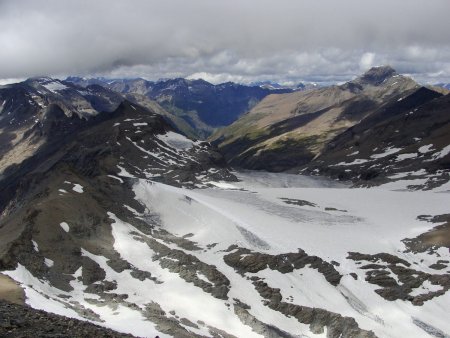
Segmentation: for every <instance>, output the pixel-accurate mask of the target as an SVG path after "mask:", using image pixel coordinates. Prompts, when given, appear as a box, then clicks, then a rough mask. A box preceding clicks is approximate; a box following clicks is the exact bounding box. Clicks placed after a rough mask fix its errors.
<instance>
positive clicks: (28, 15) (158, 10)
mask: <svg viewBox="0 0 450 338" xmlns="http://www.w3.org/2000/svg"><path fill="white" fill-rule="evenodd" d="M449 13H450V0H309V1H302V0H272V1H266V0H161V1H152V0H65V1H62V0H0V27H1V29H0V79H11V78H27V77H31V76H40V75H50V76H55V77H60V78H63V77H65V76H66V75H81V76H93V75H94V76H107V77H144V78H147V79H150V80H156V79H158V78H163V77H164V78H166V77H189V78H204V79H205V80H208V81H211V82H215V83H217V82H224V81H229V80H230V81H237V82H251V81H260V80H275V81H278V82H297V81H300V80H303V81H314V82H339V81H344V80H348V79H351V78H352V77H354V76H355V75H357V74H359V73H361V72H363V71H365V70H367V69H368V68H370V67H371V66H374V65H382V64H390V65H391V66H393V67H394V68H395V69H396V70H397V71H398V72H400V73H406V74H410V75H412V76H413V77H414V78H416V79H417V80H419V81H421V82H431V83H436V82H440V81H444V82H450V20H449Z"/></svg>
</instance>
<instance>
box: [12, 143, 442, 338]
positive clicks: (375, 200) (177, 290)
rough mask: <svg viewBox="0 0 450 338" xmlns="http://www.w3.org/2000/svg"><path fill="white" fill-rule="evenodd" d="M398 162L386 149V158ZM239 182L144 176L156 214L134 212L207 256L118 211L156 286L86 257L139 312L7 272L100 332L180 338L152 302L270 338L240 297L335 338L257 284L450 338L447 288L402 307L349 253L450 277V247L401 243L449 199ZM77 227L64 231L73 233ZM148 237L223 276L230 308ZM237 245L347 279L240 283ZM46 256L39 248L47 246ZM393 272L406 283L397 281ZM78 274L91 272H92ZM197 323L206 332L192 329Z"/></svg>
mask: <svg viewBox="0 0 450 338" xmlns="http://www.w3.org/2000/svg"><path fill="white" fill-rule="evenodd" d="M161 140H163V141H164V142H167V143H169V144H170V145H171V146H174V147H176V148H181V149H184V148H188V147H190V146H191V142H192V141H190V140H188V139H184V138H183V139H181V138H179V137H177V138H175V137H173V135H166V136H163V137H162V138H161ZM426 150H428V149H426ZM393 151H394V149H391V150H390V151H389V153H393ZM424 151H425V150H424ZM387 153H388V151H387V150H386V152H385V153H383V156H387ZM379 156H381V154H380V155H379ZM120 169H121V170H122V173H121V176H122V178H124V177H127V173H126V172H125V170H124V169H123V168H120ZM128 175H129V174H128ZM237 176H238V178H239V179H240V182H236V183H230V182H211V183H212V184H211V186H214V187H211V188H206V189H184V188H176V187H173V186H168V185H165V184H162V183H156V182H152V181H149V180H142V179H141V180H137V179H136V183H135V185H134V187H133V190H134V193H135V195H136V199H137V200H138V201H140V202H141V203H142V204H144V205H145V206H146V207H147V210H146V213H145V215H140V214H139V213H138V212H137V211H133V212H134V213H135V214H136V217H140V218H141V219H145V217H146V216H148V215H152V216H153V217H152V220H153V221H154V222H157V223H158V224H157V225H158V227H160V228H163V229H165V230H166V231H168V232H169V233H171V234H173V235H175V236H177V237H180V238H181V237H184V238H188V240H189V241H192V242H194V243H196V245H197V246H198V247H199V248H200V250H188V249H186V248H183V247H181V246H180V245H178V244H177V242H170V243H168V242H166V241H164V240H162V239H159V238H153V237H152V236H151V235H149V234H148V233H147V234H146V233H144V232H142V231H140V230H138V229H137V228H136V227H134V226H133V225H131V224H129V223H127V222H125V221H124V220H121V219H120V218H119V217H117V216H116V215H115V214H113V213H109V214H108V216H109V218H110V219H111V221H112V235H113V237H114V250H115V251H116V252H117V253H118V254H119V255H120V257H121V258H122V259H124V260H126V261H127V262H129V263H130V264H131V265H132V266H133V267H135V268H137V269H139V270H141V271H147V272H150V273H151V275H152V276H153V277H154V278H155V280H156V281H157V282H155V281H154V280H150V279H144V280H139V279H137V278H135V277H133V275H132V274H131V272H130V271H131V270H124V271H122V272H120V273H118V272H116V271H114V270H113V269H112V268H111V267H110V266H109V265H108V264H107V261H106V258H105V257H102V256H97V255H94V254H93V253H90V252H88V251H87V250H84V249H83V251H82V254H83V255H84V256H87V257H89V258H91V259H92V260H94V261H95V262H96V263H97V264H98V265H99V266H100V267H101V268H102V269H103V270H104V271H105V272H106V277H105V280H107V281H112V282H115V283H117V289H115V290H113V291H111V292H113V293H116V294H127V295H128V298H127V299H126V302H127V304H135V305H136V307H130V306H125V305H124V304H125V303H124V304H121V305H119V306H117V307H115V308H114V307H112V306H100V305H98V304H96V302H94V301H92V299H93V298H96V297H97V300H99V301H101V299H99V298H98V297H99V296H97V295H93V294H90V293H85V292H84V290H85V288H86V286H84V285H83V283H82V282H81V281H80V280H79V279H76V278H75V279H74V280H73V281H72V282H71V285H72V287H73V291H71V292H65V291H62V290H59V289H57V288H56V287H54V286H51V285H49V284H48V283H47V282H46V281H45V280H38V279H37V278H35V277H33V276H32V275H31V273H29V272H28V271H27V270H26V268H25V267H23V266H21V265H19V266H18V267H17V269H16V270H15V271H9V272H5V273H7V274H8V275H9V276H11V277H12V278H14V279H15V280H16V281H18V282H20V283H21V284H22V285H23V286H24V288H25V291H26V295H27V303H28V304H29V305H31V306H32V307H35V308H39V309H44V310H47V311H51V312H55V313H60V314H64V315H67V316H71V317H77V318H80V315H79V314H78V313H76V312H75V311H74V310H72V309H71V308H70V306H69V305H70V303H71V302H78V304H80V305H81V306H83V307H84V308H86V309H90V310H92V311H93V312H95V313H96V314H98V315H99V318H100V319H101V320H103V322H101V323H98V324H100V325H104V326H107V327H110V328H113V329H115V330H118V331H122V332H128V333H132V334H135V335H138V336H144V337H154V336H155V335H159V336H160V337H170V335H167V334H164V333H161V331H160V330H159V329H158V326H157V325H156V324H155V323H153V322H151V321H150V320H148V318H145V317H144V316H143V315H142V312H141V311H140V310H143V309H144V308H145V306H146V305H147V304H149V303H151V302H155V303H157V304H159V306H160V307H161V309H162V310H163V311H164V312H165V314H166V316H167V317H168V318H173V319H176V318H185V319H187V321H185V322H184V324H181V325H182V326H183V327H185V328H186V329H187V330H188V331H189V332H192V334H193V335H194V334H197V335H204V336H211V333H210V332H211V331H210V330H209V329H210V328H211V327H213V328H218V329H221V330H225V331H226V332H227V333H228V334H231V335H234V336H236V337H263V336H264V335H263V334H261V333H258V332H256V331H255V330H253V328H252V327H251V326H250V325H246V324H245V323H244V322H243V321H242V320H241V319H240V318H239V316H238V315H237V314H236V311H235V310H233V309H234V304H236V300H239V301H240V302H242V303H245V304H246V305H248V306H249V309H248V310H247V311H248V312H249V314H250V315H251V316H253V317H255V318H256V319H257V320H259V321H260V322H262V323H265V324H267V325H270V326H273V327H276V328H278V329H279V330H281V331H283V332H284V333H285V334H286V335H285V336H284V337H326V334H327V329H325V330H324V332H323V333H321V334H314V333H313V332H312V330H311V328H310V327H309V325H307V324H303V323H300V322H299V321H298V320H297V319H296V318H295V317H293V316H286V315H284V314H282V313H281V312H278V311H275V310H274V309H271V308H269V307H268V306H266V303H265V300H264V298H262V296H261V294H260V293H258V292H257V290H256V289H255V286H254V284H253V283H252V277H258V278H260V279H261V280H264V281H265V282H266V283H267V284H268V285H269V286H270V287H272V288H278V289H279V290H280V293H281V295H282V298H283V299H282V301H283V302H288V303H292V304H297V305H302V306H307V307H312V308H320V309H324V310H327V311H330V312H334V313H339V314H341V315H342V316H347V317H352V318H354V319H355V320H356V322H357V324H358V326H359V327H360V328H361V329H364V330H371V331H373V332H374V334H375V335H376V336H378V337H432V336H436V337H449V335H450V322H449V321H448V316H449V315H448V314H449V313H450V293H449V292H448V291H447V292H445V293H444V294H443V295H440V296H439V297H434V298H432V299H430V300H427V301H425V302H424V304H423V305H413V304H412V303H411V302H410V301H406V300H400V299H397V300H393V301H392V300H386V299H384V298H383V297H381V296H380V295H379V294H378V293H376V292H375V290H377V289H379V288H380V287H379V286H378V285H375V284H370V283H368V282H367V281H366V280H365V279H366V271H367V270H366V269H362V268H361V266H360V264H361V263H360V262H358V261H355V260H352V259H349V258H348V256H349V252H357V253H361V254H368V255H375V254H379V253H387V254H391V255H394V256H396V257H398V258H399V259H402V260H404V261H406V262H407V263H409V264H411V268H413V269H415V270H417V271H421V272H424V273H428V274H437V275H439V274H449V273H450V267H449V266H448V265H447V267H446V268H445V269H442V270H435V269H432V268H430V265H432V264H434V263H437V262H438V261H443V260H444V261H445V260H446V261H450V253H449V250H448V249H446V248H440V249H437V250H435V251H434V252H424V253H413V252H409V251H407V250H406V247H405V244H404V243H403V242H402V240H403V239H405V238H414V237H416V236H418V235H420V234H422V233H424V232H427V231H429V230H430V229H432V228H433V227H435V226H436V225H437V224H433V223H430V222H425V221H423V220H419V219H418V218H417V217H418V216H419V215H432V216H434V215H442V214H446V213H449V206H450V194H449V191H448V190H447V191H442V189H441V191H439V192H436V191H399V190H392V189H391V187H389V186H384V187H380V188H370V189H367V188H364V189H361V188H358V189H354V188H349V187H347V186H344V185H341V184H338V183H335V182H331V181H327V180H321V179H317V178H311V177H304V176H300V175H288V174H270V173H262V172H242V173H237ZM110 177H112V178H113V179H116V180H120V181H122V179H121V178H118V177H115V176H110ZM405 182H406V181H405ZM398 186H399V184H397V185H395V186H394V188H395V189H397V188H398ZM74 190H75V189H74ZM128 208H130V207H128ZM155 220H156V221H155ZM66 224H67V223H66ZM66 224H61V227H63V228H64V230H65V231H68V230H69V228H68V225H67V227H66ZM66 229H67V230H66ZM149 239H151V240H152V241H156V242H157V243H159V244H161V245H164V246H167V247H168V248H170V249H171V250H178V251H181V252H184V253H186V254H188V255H193V256H194V257H196V258H197V259H198V260H200V261H201V262H204V263H206V264H208V265H209V266H213V267H215V268H216V269H217V270H218V271H220V272H221V273H222V274H223V275H224V276H226V278H227V279H228V280H229V292H228V299H227V300H224V299H219V298H217V297H214V296H213V295H212V294H211V293H208V292H206V291H205V290H204V289H202V288H200V287H198V286H196V285H194V284H193V283H191V282H188V281H187V280H186V279H183V278H182V277H181V275H180V274H179V273H176V272H172V271H169V269H167V268H165V267H163V266H162V263H161V262H162V261H163V259H162V258H161V257H160V256H161V255H160V254H158V252H156V251H155V250H154V249H152V247H150V246H149V245H147V244H146V243H147V240H149ZM232 245H235V246H237V247H239V248H247V249H250V250H251V251H252V252H259V253H263V254H268V255H279V254H286V253H296V252H298V250H299V249H301V250H304V251H305V252H306V254H307V255H309V256H312V255H314V256H317V257H319V258H320V259H322V260H323V261H326V262H328V263H330V262H334V263H333V265H334V268H335V269H336V270H337V271H338V272H339V274H341V275H342V278H341V280H340V282H339V284H338V285H337V286H334V285H332V284H330V283H329V282H328V281H327V280H326V279H325V278H324V275H323V274H322V273H320V272H319V271H318V270H317V269H314V268H312V267H310V266H306V267H304V268H301V269H294V270H293V271H292V272H287V273H282V272H280V271H277V270H272V269H270V268H268V267H267V268H265V269H263V270H260V271H258V272H255V273H253V272H246V273H243V274H240V273H238V272H237V271H236V270H235V269H234V268H233V267H232V266H230V265H228V264H227V263H226V262H225V261H224V256H226V255H228V254H230V253H233V252H236V248H237V247H234V248H233V247H231V248H230V246H232ZM35 250H38V248H37V245H36V246H35ZM166 259H169V258H166ZM170 259H172V260H175V261H176V259H175V258H170ZM367 263H369V262H363V263H362V264H361V265H364V264H367ZM377 263H378V264H383V263H382V262H381V261H378V262H377ZM80 269H81V268H80ZM386 271H389V269H387V270H386ZM390 274H391V277H392V278H394V279H396V278H397V276H396V275H395V274H394V273H392V272H390ZM76 275H81V271H77V273H76ZM196 275H197V277H198V279H199V280H201V281H202V282H203V283H206V284H208V283H209V282H211V284H213V281H210V280H209V278H208V275H206V274H204V273H200V272H198V271H197V272H196ZM74 277H77V276H74ZM397 281H398V279H397ZM398 282H399V283H401V282H400V281H398ZM439 290H442V287H440V286H438V285H435V284H432V283H430V282H429V281H424V282H423V283H422V284H421V285H419V286H418V287H417V288H415V289H414V290H413V291H412V293H411V295H413V296H417V295H421V294H425V293H427V292H435V291H439ZM139 309H140V310H139ZM189 322H191V323H194V324H195V325H187V324H186V323H189ZM433 332H434V333H433ZM279 336H280V337H282V335H279Z"/></svg>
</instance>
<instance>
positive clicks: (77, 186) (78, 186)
mask: <svg viewBox="0 0 450 338" xmlns="http://www.w3.org/2000/svg"><path fill="white" fill-rule="evenodd" d="M72 190H73V191H75V192H77V193H79V194H82V193H83V186H82V185H81V184H78V183H75V184H74V185H73V188H72Z"/></svg>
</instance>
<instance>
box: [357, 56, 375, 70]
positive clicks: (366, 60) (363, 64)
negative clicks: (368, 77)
mask: <svg viewBox="0 0 450 338" xmlns="http://www.w3.org/2000/svg"><path fill="white" fill-rule="evenodd" d="M374 60H375V54H374V53H370V52H367V53H364V54H363V55H362V56H361V60H360V61H359V68H361V70H363V71H364V70H367V69H369V68H371V67H372V66H373V62H374Z"/></svg>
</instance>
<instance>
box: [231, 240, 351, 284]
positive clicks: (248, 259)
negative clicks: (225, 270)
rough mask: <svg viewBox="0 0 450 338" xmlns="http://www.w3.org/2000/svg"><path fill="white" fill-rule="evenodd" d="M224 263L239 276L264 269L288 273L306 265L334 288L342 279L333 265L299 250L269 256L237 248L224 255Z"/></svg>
mask: <svg viewBox="0 0 450 338" xmlns="http://www.w3.org/2000/svg"><path fill="white" fill-rule="evenodd" d="M224 261H225V263H227V264H228V265H229V266H231V267H233V268H234V269H235V270H236V271H237V272H239V273H240V274H241V275H244V274H245V273H247V272H250V273H256V272H258V271H261V270H264V269H272V270H277V271H279V272H281V273H288V272H292V271H294V270H297V269H302V268H304V267H305V266H307V265H308V266H309V267H311V268H313V269H316V270H318V271H319V272H320V273H321V274H323V276H324V277H325V279H326V280H327V281H328V282H329V283H330V284H332V285H334V286H336V285H338V284H339V282H340V280H341V278H342V275H341V274H340V273H339V272H337V271H336V269H335V268H334V266H333V264H331V263H328V262H326V261H324V260H322V259H321V258H320V257H317V256H309V255H308V254H307V253H305V251H303V250H301V249H299V250H298V253H287V254H281V255H269V254H263V253H259V252H252V251H250V250H248V249H244V248H239V249H237V250H236V251H235V252H232V253H230V254H228V255H225V256H224Z"/></svg>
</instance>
